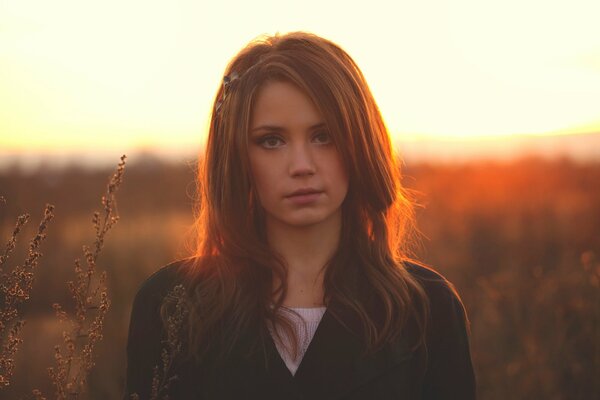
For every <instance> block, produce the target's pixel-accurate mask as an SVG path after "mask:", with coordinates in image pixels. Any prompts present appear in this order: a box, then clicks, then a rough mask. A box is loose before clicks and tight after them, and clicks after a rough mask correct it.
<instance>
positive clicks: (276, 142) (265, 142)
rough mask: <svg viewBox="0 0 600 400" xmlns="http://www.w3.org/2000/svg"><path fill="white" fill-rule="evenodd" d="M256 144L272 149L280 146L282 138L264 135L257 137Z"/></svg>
mask: <svg viewBox="0 0 600 400" xmlns="http://www.w3.org/2000/svg"><path fill="white" fill-rule="evenodd" d="M258 144H260V145H261V146H263V147H265V148H267V149H272V148H275V147H279V146H281V145H282V144H283V140H281V138H279V137H277V136H266V137H263V138H261V139H259V141H258Z"/></svg>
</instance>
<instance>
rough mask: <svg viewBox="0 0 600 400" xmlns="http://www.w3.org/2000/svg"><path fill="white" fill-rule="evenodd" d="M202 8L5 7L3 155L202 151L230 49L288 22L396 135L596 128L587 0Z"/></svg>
mask: <svg viewBox="0 0 600 400" xmlns="http://www.w3.org/2000/svg"><path fill="white" fill-rule="evenodd" d="M207 3H208V2H203V1H191V0H190V1H173V0H171V1H148V0H144V1H136V0H118V1H116V0H114V1H113V0H110V1H108V0H105V1H102V2H87V1H76V0H70V1H64V0H54V1H46V0H9V1H4V2H2V3H1V4H0V157H2V154H10V153H17V154H19V153H23V154H25V153H31V152H40V151H42V152H49V153H52V152H65V151H84V152H90V151H106V152H109V153H110V152H113V151H114V152H118V153H120V152H126V151H128V150H130V149H133V148H148V149H154V148H157V149H162V150H167V151H176V152H185V151H190V149H194V150H195V149H199V148H200V146H201V144H202V142H203V139H204V135H205V132H206V126H207V118H208V114H209V111H210V104H211V102H212V100H213V96H214V93H215V91H216V89H217V87H218V85H219V83H220V80H221V74H222V71H223V69H224V67H225V65H226V64H227V62H228V60H229V58H230V57H231V56H232V55H233V54H234V53H235V52H237V51H238V50H239V49H240V48H241V47H242V46H243V45H244V44H245V43H246V42H247V41H249V40H250V39H252V38H254V37H256V36H258V35H260V34H263V33H275V32H277V31H279V32H287V31H291V30H308V31H312V32H315V33H317V34H320V35H322V36H325V37H327V38H329V39H331V40H333V41H335V42H337V43H338V44H340V45H341V46H342V47H343V48H345V49H346V50H347V51H348V52H349V53H350V54H351V55H352V56H353V57H354V58H355V60H356V61H357V63H358V64H359V66H361V68H362V69H363V72H364V73H365V76H366V77H367V80H368V82H369V84H370V85H371V88H372V89H373V92H374V94H375V96H376V99H377V100H378V103H379V105H380V108H381V110H382V112H383V115H384V118H385V120H386V122H387V124H388V127H389V128H390V130H391V132H392V134H393V135H395V137H396V138H397V139H398V138H401V139H402V140H408V141H411V140H413V141H415V140H417V141H418V140H422V139H423V138H425V139H426V140H436V139H437V138H439V139H440V140H447V139H449V138H463V139H465V138H466V139H468V140H474V141H478V140H483V139H484V138H486V137H487V138H489V137H498V136H501V135H506V137H507V138H509V137H513V136H514V135H521V134H526V135H548V134H558V133H560V134H563V133H578V132H600V106H599V104H600V103H599V100H598V99H600V31H599V30H598V23H597V16H598V15H600V2H598V1H595V0H594V1H591V0H590V1H584V0H574V1H569V2H567V1H563V2H548V1H531V0H504V1H499V0H498V1H478V0H453V1H451V2H450V1H442V0H439V1H428V0H421V1H377V0H373V1H368V2H352V1H348V0H346V1H314V0H304V1H302V2H297V3H294V4H291V3H287V2H281V1H261V0H255V1H252V2H248V1H228V2H210V3H209V4H207ZM249 16H251V18H249ZM507 140H509V139H507Z"/></svg>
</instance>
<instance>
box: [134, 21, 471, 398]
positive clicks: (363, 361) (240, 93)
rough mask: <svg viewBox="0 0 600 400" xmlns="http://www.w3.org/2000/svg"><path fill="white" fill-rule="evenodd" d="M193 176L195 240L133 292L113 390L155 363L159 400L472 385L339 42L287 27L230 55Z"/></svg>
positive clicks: (439, 280) (465, 391)
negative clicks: (121, 375) (176, 293)
mask: <svg viewBox="0 0 600 400" xmlns="http://www.w3.org/2000/svg"><path fill="white" fill-rule="evenodd" d="M198 180H199V193H200V200H199V213H198V218H197V227H198V228H199V229H198V250H197V253H196V254H195V255H194V257H191V258H190V259H187V260H183V261H178V262H175V263H173V264H170V265H168V266H166V267H164V268H162V269H161V270H159V271H158V272H157V273H155V274H154V275H152V276H151V277H150V278H149V279H148V280H147V281H146V282H145V283H144V284H143V285H142V287H141V288H140V290H139V292H138V293H137V295H136V298H135V301H134V304H133V310H132V315H131V323H130V330H129V342H128V347H127V354H128V365H127V383H126V389H125V395H124V398H130V396H131V395H132V394H133V393H136V394H137V395H138V397H139V398H141V399H146V398H150V397H151V389H152V386H153V376H157V377H158V378H159V379H155V381H154V387H155V392H156V391H161V393H159V398H162V396H163V395H164V394H167V393H168V394H169V396H170V398H171V399H263V400H264V399H278V400H279V399H302V398H305V399H348V400H350V399H461V400H469V399H474V398H475V383H474V374H473V367H472V364H471V357H470V351H469V336H468V328H467V326H468V325H467V324H468V320H467V317H466V314H465V310H464V307H463V304H462V303H461V300H460V298H459V296H458V294H457V292H456V291H455V290H454V288H453V286H452V284H451V283H449V282H448V281H447V280H446V279H445V278H444V277H442V276H441V275H440V274H438V273H437V272H435V271H433V270H432V269H430V268H428V267H425V266H423V265H420V264H418V263H416V262H413V261H410V260H409V258H408V256H407V248H408V245H409V244H410V243H409V242H410V240H409V239H410V234H411V228H412V224H413V213H412V204H411V202H410V200H409V199H408V198H407V196H406V194H405V192H404V190H403V188H402V186H401V184H400V172H399V165H398V161H397V159H396V157H395V156H394V153H393V149H392V145H391V142H390V138H389V135H388V132H387V129H386V127H385V125H384V122H383V119H382V117H381V114H380V112H379V109H378V107H377V105H376V103H375V100H374V98H373V96H372V94H371V92H370V90H369V87H368V85H367V83H366V81H365V78H364V76H363V75H362V73H361V72H360V70H359V68H358V67H357V65H356V64H355V63H354V61H353V60H352V59H351V58H350V56H349V55H348V54H347V53H346V52H344V51H343V50H342V49H341V48H340V47H339V46H337V45H336V44H334V43H332V42H330V41H328V40H326V39H323V38H320V37H318V36H316V35H313V34H308V33H303V32H295V33H290V34H286V35H276V36H272V37H266V38H263V39H261V40H256V41H253V42H252V43H250V44H249V45H248V46H247V47H246V48H244V49H243V50H242V51H241V52H240V53H239V54H238V55H236V56H235V57H234V58H233V60H232V61H231V62H230V64H229V65H228V67H227V69H226V73H225V77H224V80H223V85H222V87H221V88H220V90H219V91H218V93H217V97H216V100H215V105H214V109H213V113H212V119H211V125H210V132H209V137H208V143H207V148H206V154H205V156H204V157H203V159H202V163H201V167H200V169H199V178H198ZM176 285H182V286H180V287H183V291H182V293H183V295H180V297H179V300H178V301H179V302H178V303H177V304H178V305H179V306H178V307H175V308H173V307H172V304H173V296H172V295H168V293H170V291H171V290H172V289H173V288H174V287H175V286H176ZM182 298H183V300H181V299H182ZM169 299H170V300H169ZM169 304H171V306H169ZM169 310H170V311H169ZM173 310H176V311H178V312H179V314H177V315H179V317H178V318H173V317H172V316H173V315H175V314H173ZM182 310H184V311H185V312H181V311H182ZM170 315H171V317H170ZM177 321H179V322H178V323H177ZM174 332H175V333H174ZM177 343H179V344H177ZM179 345H180V346H181V347H180V348H179V347H177V346H179ZM163 349H166V350H167V351H166V352H163ZM178 349H179V350H178ZM169 351H170V352H171V353H176V354H175V355H174V357H172V358H174V359H172V360H171V359H170V358H169V357H170V356H169V355H168V354H167V353H169ZM155 368H157V369H156V370H155ZM166 382H170V383H169V384H166V385H165V383H166Z"/></svg>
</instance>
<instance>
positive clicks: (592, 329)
mask: <svg viewBox="0 0 600 400" xmlns="http://www.w3.org/2000/svg"><path fill="white" fill-rule="evenodd" d="M116 161H117V160H115V165H116ZM133 161H134V163H132V164H131V165H128V166H127V168H126V172H125V181H124V183H123V185H122V187H121V189H120V191H119V193H118V194H117V199H118V204H119V213H120V216H121V220H120V221H119V223H118V224H117V225H116V227H115V228H114V229H113V230H112V231H111V232H109V234H108V236H107V242H106V247H105V249H104V251H103V253H102V254H101V256H100V259H99V260H98V265H99V267H100V268H104V269H106V270H107V271H108V275H109V292H110V295H111V300H112V306H111V309H110V311H109V315H108V318H107V320H106V322H105V331H104V333H105V336H104V340H103V341H102V342H101V343H100V346H99V348H98V352H97V356H98V357H97V365H96V367H95V369H94V370H93V373H92V375H91V377H90V380H89V386H90V393H91V395H90V396H89V398H91V399H107V398H118V396H119V394H120V392H121V389H122V385H123V380H124V372H125V341H126V335H127V326H128V318H129V312H130V306H131V302H132V299H133V295H134V294H135V292H136V290H137V288H138V286H139V285H140V283H141V282H142V281H143V280H144V279H145V278H146V277H147V276H149V275H150V274H151V273H152V272H153V271H154V270H156V269H158V268H159V267H160V266H162V265H164V264H166V263H167V262H169V261H171V260H173V259H175V258H178V257H181V256H185V255H186V254H187V253H186V249H185V246H184V244H183V243H184V240H183V239H184V235H185V233H186V230H187V227H188V226H189V224H190V222H191V211H190V206H191V204H192V200H191V197H192V194H193V191H194V187H195V186H194V182H193V179H194V176H193V175H194V167H193V165H183V164H181V165H175V164H163V163H159V162H158V161H155V160H153V159H152V158H150V157H149V158H146V159H143V160H138V162H137V163H135V160H133ZM110 173H111V171H109V170H103V171H86V170H83V169H78V168H75V167H71V168H69V169H65V170H61V171H53V170H52V169H48V168H41V169H39V170H38V171H35V172H30V173H25V172H21V171H19V170H17V169H12V170H10V169H9V170H4V171H1V172H0V195H2V196H4V197H5V198H6V200H7V204H6V205H2V206H0V238H1V239H2V242H4V241H5V240H7V239H8V237H9V235H10V232H11V230H12V228H13V226H14V223H15V219H16V217H17V215H19V214H21V213H24V212H30V213H31V215H32V219H31V221H30V223H29V226H28V229H27V230H26V231H25V232H24V233H23V234H22V235H21V239H20V241H19V247H18V249H17V251H16V252H15V253H14V255H13V256H12V257H11V259H10V261H9V265H13V264H14V263H15V262H20V261H21V260H22V259H23V257H24V254H25V250H26V244H27V241H28V240H29V239H30V238H31V236H32V234H33V229H34V228H35V226H36V222H37V221H38V220H39V219H40V218H41V213H42V211H43V207H44V204H45V203H46V202H48V203H52V204H54V205H55V206H56V209H55V214H56V217H55V219H54V221H53V222H52V224H51V225H50V228H49V230H48V239H47V240H46V242H45V243H44V244H43V245H42V252H43V253H44V256H43V257H42V259H41V261H40V265H39V267H38V269H37V273H36V282H35V285H34V288H33V294H32V298H31V301H30V302H29V303H28V305H27V309H26V310H25V317H26V318H27V320H28V324H27V326H26V327H25V329H24V335H23V338H24V340H25V343H24V345H23V346H22V348H21V350H20V351H19V353H18V358H17V366H16V371H15V379H14V382H13V383H14V384H13V385H12V387H11V389H10V390H8V391H4V392H0V398H2V399H4V398H6V399H14V398H19V397H20V396H22V395H26V394H28V393H30V391H31V389H33V388H40V389H44V390H45V392H46V393H48V394H51V393H52V389H51V388H49V387H48V384H49V381H48V378H47V375H46V367H48V366H51V365H52V363H53V358H52V357H53V350H52V348H53V345H54V344H55V343H59V342H60V336H61V332H62V329H63V327H62V326H60V324H59V323H58V322H56V320H55V318H54V316H53V313H52V309H51V304H52V303H53V302H57V301H58V302H60V303H62V304H68V293H67V289H66V285H65V282H66V281H67V280H69V279H72V276H73V272H72V270H73V260H74V259H75V258H78V257H79V258H82V252H81V246H82V245H83V244H89V243H91V242H92V241H93V237H94V232H93V229H92V224H91V217H92V213H93V211H94V210H97V209H99V208H100V196H101V194H102V193H103V191H104V187H105V184H106V182H107V178H108V176H109V174H110ZM404 173H405V178H404V179H405V180H404V182H405V185H406V186H407V187H409V188H411V189H413V190H414V191H415V196H416V198H417V200H418V202H419V203H420V204H421V205H422V207H419V208H418V212H417V216H418V226H419V228H420V230H421V232H422V234H423V239H422V240H421V245H420V246H419V247H418V248H417V249H416V254H417V256H418V258H419V259H421V260H423V261H425V262H426V263H429V264H430V265H432V266H434V267H435V268H436V269H437V270H439V271H440V272H441V273H443V274H444V275H445V276H446V277H447V278H448V279H450V280H451V281H452V282H454V284H455V286H456V287H457V289H458V291H459V293H460V294H461V296H462V298H463V301H464V303H465V305H466V307H467V311H468V313H469V317H470V320H471V343H472V351H473V360H474V363H475V368H476V374H477V379H478V390H479V395H480V398H481V399H485V400H492V399H494V400H495V399H538V398H539V399H542V398H543V399H591V398H599V397H598V395H599V394H600V384H599V382H598V381H599V379H598V377H599V376H600V290H599V289H600V164H598V163H596V164H594V163H588V164H577V163H573V162H571V161H568V160H555V161H543V160H539V159H523V160H520V161H515V162H510V163H493V162H478V163H475V164H461V165H456V164H455V165H444V166H441V165H427V164H418V165H408V166H406V167H405V169H404ZM25 239H27V240H25Z"/></svg>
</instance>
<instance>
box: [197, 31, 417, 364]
mask: <svg viewBox="0 0 600 400" xmlns="http://www.w3.org/2000/svg"><path fill="white" fill-rule="evenodd" d="M225 76H226V77H227V78H226V79H225V82H226V84H224V85H223V86H222V87H220V89H219V90H218V92H217V95H216V98H215V102H214V107H213V113H212V117H211V123H210V130H209V135H208V142H207V147H206V153H205V156H204V158H203V160H202V162H200V163H199V170H198V187H199V190H198V192H199V199H198V209H197V220H196V227H197V232H198V235H197V248H196V251H195V257H194V258H193V260H194V263H193V265H191V266H190V267H189V268H188V269H187V272H186V273H187V276H188V283H189V286H188V287H189V293H190V296H191V297H190V298H191V302H190V303H191V312H190V313H189V315H190V317H189V324H188V325H189V326H188V334H189V335H188V339H189V341H190V347H191V351H192V353H193V354H194V355H196V356H198V357H201V356H202V355H206V354H208V353H209V351H210V352H212V351H216V354H217V358H220V359H223V358H226V357H227V354H228V353H229V352H230V351H231V350H232V349H233V348H234V347H235V346H236V345H237V344H239V343H241V341H242V339H243V335H244V332H247V331H248V329H253V330H256V331H258V332H260V333H261V334H260V335H257V336H256V335H255V337H258V338H260V339H259V340H258V341H257V342H256V343H254V346H252V348H254V349H256V346H258V348H262V349H263V350H264V349H265V347H264V346H265V340H266V336H265V335H266V334H268V333H265V332H266V331H265V329H264V327H265V324H264V323H265V322H271V323H274V324H280V326H282V327H283V328H284V330H285V331H286V332H287V333H288V335H290V336H291V337H292V338H295V336H294V330H293V328H292V325H291V323H290V321H288V320H287V318H285V317H284V316H283V315H282V313H279V312H278V310H279V309H280V307H281V306H282V303H283V301H284V299H285V296H286V293H287V285H286V281H287V280H286V268H285V264H284V262H283V260H281V259H278V258H277V256H275V255H274V254H273V253H272V251H271V250H270V249H269V247H268V245H267V241H266V234H265V228H264V215H263V211H262V209H261V206H260V204H258V201H257V197H256V194H255V193H254V192H253V185H252V177H251V174H250V172H249V171H250V168H249V162H248V155H247V145H248V132H249V128H250V121H251V115H252V111H253V106H254V103H255V101H256V97H257V93H258V91H259V89H260V88H261V87H262V86H263V85H264V84H265V83H267V82H270V81H285V82H289V83H292V84H294V85H296V86H297V87H298V88H299V89H300V90H302V91H303V92H304V93H306V95H307V96H308V97H309V98H310V99H312V101H313V102H314V104H315V106H316V107H317V109H318V110H319V111H320V113H321V115H322V116H323V118H324V119H325V123H326V125H327V127H328V130H329V132H330V134H331V136H332V139H333V142H334V144H335V146H336V148H337V149H338V151H339V153H340V155H341V157H342V159H343V162H344V164H345V167H346V171H347V172H348V176H349V188H348V193H347V196H346V198H345V200H344V203H343V205H342V235H341V238H340V244H339V248H338V250H337V252H336V253H335V255H334V256H333V258H332V259H331V260H330V261H329V263H328V265H327V268H326V271H325V275H324V289H325V299H324V300H325V304H326V305H328V306H329V305H331V304H333V303H335V304H337V305H339V306H342V307H345V309H347V310H350V312H351V313H353V314H354V315H355V316H356V317H357V318H358V320H359V321H361V326H362V332H358V333H360V334H362V337H363V338H364V342H365V349H366V351H367V352H372V351H376V350H378V349H381V347H382V346H383V345H385V344H386V343H389V342H391V341H393V340H394V339H396V338H398V337H399V335H401V334H402V333H404V331H403V328H404V327H405V326H406V324H407V323H408V321H409V319H411V318H412V319H413V320H414V321H415V322H416V324H417V326H418V327H419V329H418V332H419V335H418V336H417V339H418V340H417V341H416V342H415V346H418V345H419V344H421V343H423V342H424V335H425V333H424V332H425V321H426V320H427V314H428V302H427V298H426V295H425V292H424V290H423V288H422V287H421V286H420V284H419V283H418V282H417V281H416V280H415V279H414V278H413V277H412V275H410V274H409V273H408V271H407V270H406V269H405V268H404V265H403V261H405V260H406V259H407V254H408V245H409V244H410V242H411V240H410V238H411V232H412V229H413V222H414V215H413V205H412V202H411V201H410V200H409V198H408V196H407V195H406V192H405V190H404V189H403V187H402V185H401V183H400V168H399V164H398V162H397V160H396V157H395V155H394V152H393V149H392V145H391V142H390V138H389V135H388V131H387V128H386V126H385V124H384V122H383V119H382V117H381V113H380V111H379V109H378V107H377V105H376V103H375V100H374V98H373V95H372V94H371V91H370V89H369V87H368V85H367V83H366V80H365V78H364V76H363V74H362V73H361V71H360V70H359V68H358V66H357V65H356V63H355V62H354V61H353V60H352V58H351V57H350V56H349V55H348V54H347V53H346V52H345V51H344V50H342V49H341V48H340V47H339V46H338V45H336V44H334V43H332V42H331V41H329V40H326V39H323V38H321V37H319V36H316V35H314V34H310V33H305V32H293V33H288V34H285V35H274V36H266V37H261V38H259V39H257V40H254V41H252V42H251V43H250V44H248V45H247V46H246V47H245V48H244V49H242V50H241V51H240V52H239V53H238V54H237V55H236V56H235V57H234V58H233V59H232V60H231V61H230V63H229V65H228V66H227V68H226V71H225ZM236 78H237V79H236ZM275 278H277V282H281V285H280V286H279V287H278V288H277V290H276V291H275V293H273V290H272V282H273V281H274V279H275ZM359 282H365V283H366V285H365V287H366V288H367V290H368V291H369V293H368V296H366V295H365V296H360V295H359V294H358V293H359V292H358V291H357V285H358V283H359ZM367 298H368V299H369V301H368V303H369V304H370V305H371V306H372V308H369V307H368V306H367V302H366V300H365V299H367ZM373 307H374V308H375V309H377V310H378V312H377V315H380V316H381V318H376V317H375V316H374V314H373V313H372V312H370V310H372V309H373ZM336 310H337V308H331V307H330V312H331V313H332V314H333V316H334V317H335V318H336V319H338V320H339V321H340V322H341V323H344V322H345V321H343V320H342V318H341V316H340V315H338V314H337V313H336ZM295 342H296V341H295V340H292V343H295ZM261 346H262V347H261ZM215 349H217V350H215ZM293 353H294V354H296V353H297V349H296V348H294V349H293Z"/></svg>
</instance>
